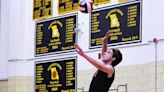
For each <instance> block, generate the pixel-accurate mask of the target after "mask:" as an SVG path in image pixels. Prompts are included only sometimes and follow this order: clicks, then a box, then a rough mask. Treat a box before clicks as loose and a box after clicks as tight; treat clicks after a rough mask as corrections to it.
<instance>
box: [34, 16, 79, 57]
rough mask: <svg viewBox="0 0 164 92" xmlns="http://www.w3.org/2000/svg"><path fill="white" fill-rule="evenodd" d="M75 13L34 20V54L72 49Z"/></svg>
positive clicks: (75, 22) (75, 23)
mask: <svg viewBox="0 0 164 92" xmlns="http://www.w3.org/2000/svg"><path fill="white" fill-rule="evenodd" d="M76 25H77V14H71V15H67V16H61V17H57V18H52V19H49V20H44V21H39V22H36V38H35V41H36V43H35V44H36V45H35V55H37V56H38V55H45V54H52V53H61V52H62V53H63V52H68V51H74V50H75V47H74V43H75V32H74V27H75V26H76Z"/></svg>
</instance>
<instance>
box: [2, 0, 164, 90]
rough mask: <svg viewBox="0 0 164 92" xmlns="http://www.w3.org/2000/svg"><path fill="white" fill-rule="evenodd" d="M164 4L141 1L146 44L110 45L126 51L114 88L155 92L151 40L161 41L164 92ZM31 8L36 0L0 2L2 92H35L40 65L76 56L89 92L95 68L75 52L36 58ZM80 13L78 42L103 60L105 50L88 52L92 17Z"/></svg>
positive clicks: (81, 80) (80, 77) (158, 0)
mask: <svg viewBox="0 0 164 92" xmlns="http://www.w3.org/2000/svg"><path fill="white" fill-rule="evenodd" d="M55 1H57V0H55ZM55 1H54V2H53V16H52V17H57V16H58V14H57V13H56V12H57V7H56V6H57V2H55ZM162 3H164V1H163V0H156V1H150V0H149V1H147V0H143V1H142V42H141V43H133V44H127V45H119V46H113V47H111V48H115V47H116V48H119V49H120V50H121V52H122V53H123V61H122V62H121V64H120V65H118V66H117V67H116V79H115V81H114V84H113V86H112V89H115V88H116V87H117V86H118V85H121V84H127V86H128V92H154V90H155V82H154V81H155V78H154V76H155V75H156V72H155V71H154V70H155V67H154V66H155V61H156V58H155V43H153V42H152V40H153V38H154V37H156V38H157V39H158V40H159V41H158V43H157V62H158V68H157V69H158V72H157V75H158V77H157V78H158V79H157V84H158V85H157V92H163V91H164V88H163V87H162V86H161V85H163V83H164V79H163V77H164V76H163V75H164V72H163V71H164V70H163V69H164V64H163V61H164V55H163V52H164V36H163V34H164V31H162V30H163V21H164V19H163V18H162V16H164V12H163V11H161V9H163V4H162ZM115 4H118V2H117V1H116V0H111V3H110V5H115ZM103 6H108V5H100V6H96V7H95V8H100V7H103ZM32 7H33V1H32V0H1V13H0V14H1V19H0V20H1V25H0V43H1V45H0V67H1V69H0V80H2V81H0V90H3V91H2V92H32V91H34V79H35V78H34V75H35V62H36V61H43V60H51V59H58V58H66V57H74V56H77V71H78V72H77V75H78V76H77V80H78V82H77V87H78V88H82V87H84V89H85V90H86V91H87V90H88V87H89V83H90V81H91V77H92V73H94V72H95V70H96V69H95V67H93V66H92V65H91V64H89V63H88V62H87V61H86V60H85V59H83V58H82V57H81V56H78V55H77V54H76V53H75V52H70V53H64V54H57V55H56V54H51V55H47V56H39V57H35V54H34V51H35V45H34V44H35V21H34V20H32ZM74 13H76V12H74ZM77 13H78V24H80V26H79V28H80V30H81V31H82V32H83V34H81V37H79V38H78V39H79V42H78V43H79V45H81V47H82V48H83V49H84V51H85V52H86V53H87V54H88V55H90V56H91V57H93V58H97V59H98V53H100V51H101V49H94V50H89V49H88V48H89V33H88V32H89V20H88V17H89V15H88V14H82V13H81V12H77ZM61 16H62V15H61ZM84 44H85V45H84ZM109 48H110V47H109ZM141 76H142V77H141ZM6 85H7V86H6ZM6 89H8V91H7V90H6ZM121 90H124V88H123V89H121ZM0 92H1V91H0Z"/></svg>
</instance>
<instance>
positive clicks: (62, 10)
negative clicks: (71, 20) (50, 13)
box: [58, 0, 80, 14]
mask: <svg viewBox="0 0 164 92" xmlns="http://www.w3.org/2000/svg"><path fill="white" fill-rule="evenodd" d="M79 1H80V0H58V14H66V13H70V12H74V11H78V10H79Z"/></svg>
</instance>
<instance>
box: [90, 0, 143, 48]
mask: <svg viewBox="0 0 164 92" xmlns="http://www.w3.org/2000/svg"><path fill="white" fill-rule="evenodd" d="M107 31H110V32H111V34H110V38H109V40H108V46H114V45H122V44H129V43H136V42H141V1H139V0H137V1H132V2H127V3H122V4H118V5H115V6H110V7H105V8H101V9H97V10H94V11H92V13H91V14H90V48H97V47H100V46H101V45H102V38H103V37H104V36H105V34H106V32H107Z"/></svg>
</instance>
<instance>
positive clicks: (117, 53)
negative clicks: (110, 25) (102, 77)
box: [112, 48, 122, 67]
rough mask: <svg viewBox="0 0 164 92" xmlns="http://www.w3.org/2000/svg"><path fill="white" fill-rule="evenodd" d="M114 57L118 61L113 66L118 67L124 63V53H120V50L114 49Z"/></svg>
mask: <svg viewBox="0 0 164 92" xmlns="http://www.w3.org/2000/svg"><path fill="white" fill-rule="evenodd" d="M112 50H113V57H115V58H116V59H115V60H114V61H113V62H112V66H113V67H114V66H116V65H118V64H119V63H120V62H121V61H122V53H121V52H120V50H119V49H117V48H113V49H112Z"/></svg>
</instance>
